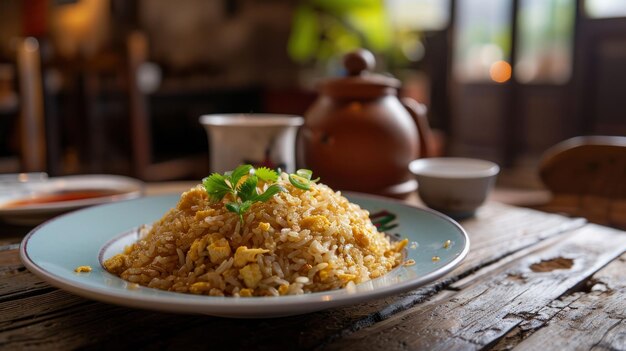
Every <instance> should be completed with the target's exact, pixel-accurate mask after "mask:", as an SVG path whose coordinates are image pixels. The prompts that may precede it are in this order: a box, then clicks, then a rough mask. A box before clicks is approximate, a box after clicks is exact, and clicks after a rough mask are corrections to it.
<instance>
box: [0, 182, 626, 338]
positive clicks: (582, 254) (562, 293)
mask: <svg viewBox="0 0 626 351" xmlns="http://www.w3.org/2000/svg"><path fill="white" fill-rule="evenodd" d="M184 186H186V184H185V185H184ZM159 192H163V191H149V193H159ZM461 224H462V225H463V226H464V227H465V228H466V230H467V232H468V233H469V236H470V238H471V251H470V253H469V255H468V256H467V258H466V259H465V261H464V262H463V263H462V265H461V266H459V267H458V268H457V269H456V270H455V271H453V272H452V273H450V274H449V275H447V276H445V277H444V278H442V279H440V280H438V281H436V282H434V283H432V284H430V285H428V286H425V287H423V288H420V289H417V290H414V291H410V292H408V293H404V294H401V295H397V296H393V297H389V298H385V299H380V300H375V301H371V302H368V303H366V304H360V305H355V306H350V307H345V308H338V309H333V310H326V311H322V312H317V313H312V314H307V315H301V316H295V317H286V318H276V319H254V320H237V319H225V318H217V317H209V316H197V315H175V314H166V313H159V312H152V311H143V310H137V309H130V308H125V307H119V306H114V305H108V304H104V303H100V302H96V301H92V300H87V299H84V298H81V297H78V296H75V295H72V294H70V293H67V292H65V291H62V290H59V289H56V288H54V287H52V286H50V285H48V284H47V283H45V282H43V281H42V280H41V279H39V278H37V277H36V276H34V275H33V274H31V273H30V272H29V271H28V270H26V269H25V268H24V266H23V265H22V263H21V262H20V260H19V258H18V244H19V242H20V240H21V237H22V236H23V235H24V234H25V233H26V231H27V230H28V228H22V227H12V226H6V225H3V226H2V227H1V228H0V229H1V230H2V232H1V234H0V349H6V350H19V349H41V350H49V349H76V348H87V349H111V348H119V347H121V348H137V349H142V350H155V349H176V350H178V349H185V350H192V349H225V348H229V349H230V350H253V349H268V350H277V349H296V348H297V349H325V350H337V349H350V350H369V349H372V350H374V349H384V350H406V349H424V350H454V349H459V350H476V349H489V350H505V349H507V350H508V349H515V350H537V349H547V350H563V349H574V350H588V349H594V350H596V349H597V350H601V349H603V350H626V254H625V252H626V232H622V231H618V230H614V229H610V228H607V227H602V226H598V225H594V224H588V223H586V222H585V221H584V220H580V219H571V218H566V217H563V216H560V215H554V214H547V213H542V212H538V211H534V210H530V209H525V208H520V207H513V206H509V205H504V204H502V203H499V202H495V201H491V202H489V203H488V204H486V205H485V206H484V207H482V208H481V209H480V211H479V212H478V214H477V216H476V217H475V218H472V219H469V220H466V221H463V222H461Z"/></svg>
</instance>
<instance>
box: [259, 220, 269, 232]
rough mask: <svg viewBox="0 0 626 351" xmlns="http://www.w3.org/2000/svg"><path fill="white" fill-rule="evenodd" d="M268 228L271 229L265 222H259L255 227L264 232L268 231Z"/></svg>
mask: <svg viewBox="0 0 626 351" xmlns="http://www.w3.org/2000/svg"><path fill="white" fill-rule="evenodd" d="M270 228H271V227H270V224H269V223H266V222H260V223H259V225H258V226H257V229H260V230H262V231H264V232H266V231H268V230H270Z"/></svg>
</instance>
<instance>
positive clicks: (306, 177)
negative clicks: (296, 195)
mask: <svg viewBox="0 0 626 351" xmlns="http://www.w3.org/2000/svg"><path fill="white" fill-rule="evenodd" d="M312 176H313V171H311V170H310V169H299V170H297V171H296V173H295V174H294V173H292V174H290V175H289V182H290V183H291V185H293V186H295V187H296V188H298V189H302V190H309V189H311V183H317V182H318V181H319V180H320V178H319V177H318V178H317V179H313V180H311V177H312Z"/></svg>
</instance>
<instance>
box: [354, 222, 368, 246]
mask: <svg viewBox="0 0 626 351" xmlns="http://www.w3.org/2000/svg"><path fill="white" fill-rule="evenodd" d="M352 235H353V236H354V240H356V243H357V244H358V245H359V246H361V247H368V246H369V245H370V238H369V237H368V236H367V230H365V228H363V226H360V225H357V226H354V227H352Z"/></svg>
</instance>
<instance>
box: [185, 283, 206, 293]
mask: <svg viewBox="0 0 626 351" xmlns="http://www.w3.org/2000/svg"><path fill="white" fill-rule="evenodd" d="M209 290H211V284H209V283H207V282H197V283H193V284H191V286H190V287H189V292H190V293H192V294H198V295H200V294H202V293H203V292H205V291H209Z"/></svg>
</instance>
